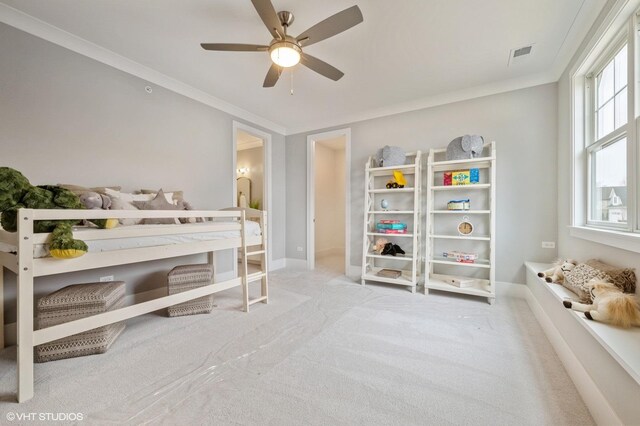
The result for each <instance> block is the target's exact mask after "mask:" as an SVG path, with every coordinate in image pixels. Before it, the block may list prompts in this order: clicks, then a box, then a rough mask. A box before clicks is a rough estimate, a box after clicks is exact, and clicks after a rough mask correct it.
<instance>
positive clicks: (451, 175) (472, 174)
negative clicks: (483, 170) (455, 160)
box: [443, 169, 480, 186]
mask: <svg viewBox="0 0 640 426" xmlns="http://www.w3.org/2000/svg"><path fill="white" fill-rule="evenodd" d="M443 183H444V185H445V186H450V185H454V186H455V185H474V184H476V183H480V169H468V170H457V171H455V172H445V173H444V181H443Z"/></svg>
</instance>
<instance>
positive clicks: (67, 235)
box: [0, 167, 105, 259]
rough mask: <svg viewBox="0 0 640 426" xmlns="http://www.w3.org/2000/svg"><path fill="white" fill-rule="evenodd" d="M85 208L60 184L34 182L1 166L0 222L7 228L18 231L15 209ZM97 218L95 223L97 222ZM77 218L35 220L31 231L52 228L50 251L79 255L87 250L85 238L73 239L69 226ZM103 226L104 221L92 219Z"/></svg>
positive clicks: (62, 255) (63, 256)
mask: <svg viewBox="0 0 640 426" xmlns="http://www.w3.org/2000/svg"><path fill="white" fill-rule="evenodd" d="M20 208H30V209H84V208H85V206H84V205H83V204H82V202H81V201H80V198H79V197H78V196H77V195H76V194H74V193H73V192H71V191H69V190H67V189H65V188H62V187H59V186H50V185H42V186H33V185H31V184H30V183H29V180H28V179H27V178H26V177H24V176H23V175H22V173H20V172H19V171H17V170H14V169H12V168H10V167H0V213H1V214H2V216H1V217H0V223H1V224H2V228H4V229H5V230H6V231H10V232H16V231H17V228H18V227H17V216H18V209H20ZM96 222H97V223H96ZM78 223H80V220H38V221H36V222H35V223H34V226H33V228H34V232H51V233H52V234H51V241H50V243H49V252H50V253H51V256H53V257H57V258H60V259H70V258H74V257H79V256H82V255H83V254H85V253H86V252H87V245H86V244H85V243H84V241H81V240H74V239H73V229H72V226H73V225H76V224H78ZM94 223H96V224H97V225H98V226H99V227H104V226H105V224H104V221H94Z"/></svg>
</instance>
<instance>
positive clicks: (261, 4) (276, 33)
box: [251, 0, 284, 39]
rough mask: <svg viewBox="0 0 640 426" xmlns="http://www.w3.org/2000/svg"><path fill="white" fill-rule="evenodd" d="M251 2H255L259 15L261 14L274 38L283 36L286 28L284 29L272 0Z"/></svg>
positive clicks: (253, 0) (254, 5) (254, 0)
mask: <svg viewBox="0 0 640 426" xmlns="http://www.w3.org/2000/svg"><path fill="white" fill-rule="evenodd" d="M251 3H253V7H255V8H256V11H257V12H258V15H260V18H261V19H262V22H264V25H265V26H266V27H267V29H268V30H269V32H270V33H271V35H272V36H273V38H275V39H280V38H282V37H283V36H284V30H283V29H282V24H281V23H280V19H279V18H278V14H277V13H276V10H275V9H274V8H273V4H272V3H271V0H251Z"/></svg>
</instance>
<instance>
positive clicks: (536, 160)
mask: <svg viewBox="0 0 640 426" xmlns="http://www.w3.org/2000/svg"><path fill="white" fill-rule="evenodd" d="M345 127H350V128H351V146H352V148H351V149H352V151H351V207H352V209H351V212H352V214H351V264H352V265H360V264H361V260H362V228H363V223H362V220H363V219H362V214H363V208H364V207H363V206H364V201H363V200H364V165H365V162H366V160H367V158H368V157H369V156H370V155H372V154H373V153H375V151H376V149H378V148H380V147H382V146H384V145H397V146H401V147H403V148H404V149H405V150H407V151H415V150H418V149H419V150H422V151H423V153H427V152H428V150H429V148H436V147H444V146H446V145H447V144H448V143H449V141H451V140H452V139H453V138H455V137H457V136H459V135H463V134H467V133H476V134H480V135H483V136H484V137H485V140H487V141H491V140H495V141H496V142H497V156H498V160H497V180H498V185H497V213H496V217H497V250H496V254H497V268H496V270H497V280H499V281H506V282H516V283H524V281H525V280H524V266H523V262H524V261H525V260H537V261H550V260H552V259H553V258H554V257H555V256H556V251H555V250H550V249H542V248H541V246H540V243H541V241H555V239H556V234H557V211H556V188H557V185H556V172H557V166H556V143H557V86H556V84H547V85H542V86H537V87H532V88H528V89H523V90H517V91H513V92H508V93H502V94H498V95H492V96H487V97H483V98H478V99H472V100H468V101H464V102H458V103H454V104H449V105H444V106H439V107H434V108H428V109H423V110H419V111H413V112H408V113H403V114H398V115H393V116H388V117H383V118H377V119H373V120H368V121H362V122H357V123H351V124H346V125H344V126H339V127H337V128H345ZM327 130H331V129H323V130H318V131H314V132H310V133H304V134H297V135H291V136H287V137H286V150H287V154H286V157H287V158H286V165H287V211H289V212H292V211H294V212H296V214H295V215H289V217H288V221H287V244H286V247H287V253H286V254H287V258H295V259H306V253H305V252H304V251H303V252H298V251H297V250H296V248H297V247H302V248H303V250H306V179H307V177H306V167H307V157H306V155H307V147H306V137H307V135H308V134H313V133H319V132H322V131H327ZM425 161H426V159H425ZM425 164H426V163H425ZM423 170H425V171H426V167H425V168H424V169H423ZM425 175H426V173H425ZM425 179H426V176H425Z"/></svg>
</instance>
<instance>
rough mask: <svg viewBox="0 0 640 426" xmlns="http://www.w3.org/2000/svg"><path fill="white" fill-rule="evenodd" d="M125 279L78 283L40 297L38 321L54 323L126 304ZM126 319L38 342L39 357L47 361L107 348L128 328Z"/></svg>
mask: <svg viewBox="0 0 640 426" xmlns="http://www.w3.org/2000/svg"><path fill="white" fill-rule="evenodd" d="M124 293H125V283H124V282H122V281H114V282H108V283H90V284H75V285H70V286H68V287H65V288H63V289H60V290H58V291H56V292H54V293H51V294H50V295H48V296H45V297H43V298H41V299H40V300H38V303H37V305H36V324H37V327H38V328H46V327H51V326H54V325H58V324H63V323H65V322H69V321H73V320H77V319H80V318H85V317H89V316H92V315H95V314H99V313H103V312H107V311H111V310H115V309H118V308H120V307H122V306H124ZM124 327H125V325H124V322H120V323H116V324H109V325H106V326H103V327H98V328H95V329H93V330H89V331H85V332H83V333H79V334H74V335H73V336H69V337H64V338H62V339H59V340H54V341H53V342H49V343H45V344H42V345H38V346H36V350H35V361H36V362H47V361H54V360H57V359H64V358H73V357H77V356H84V355H93V354H101V353H104V352H106V351H107V349H109V347H110V346H111V344H112V343H113V342H114V341H115V339H116V338H117V337H118V336H119V335H120V333H122V331H123V330H124Z"/></svg>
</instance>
